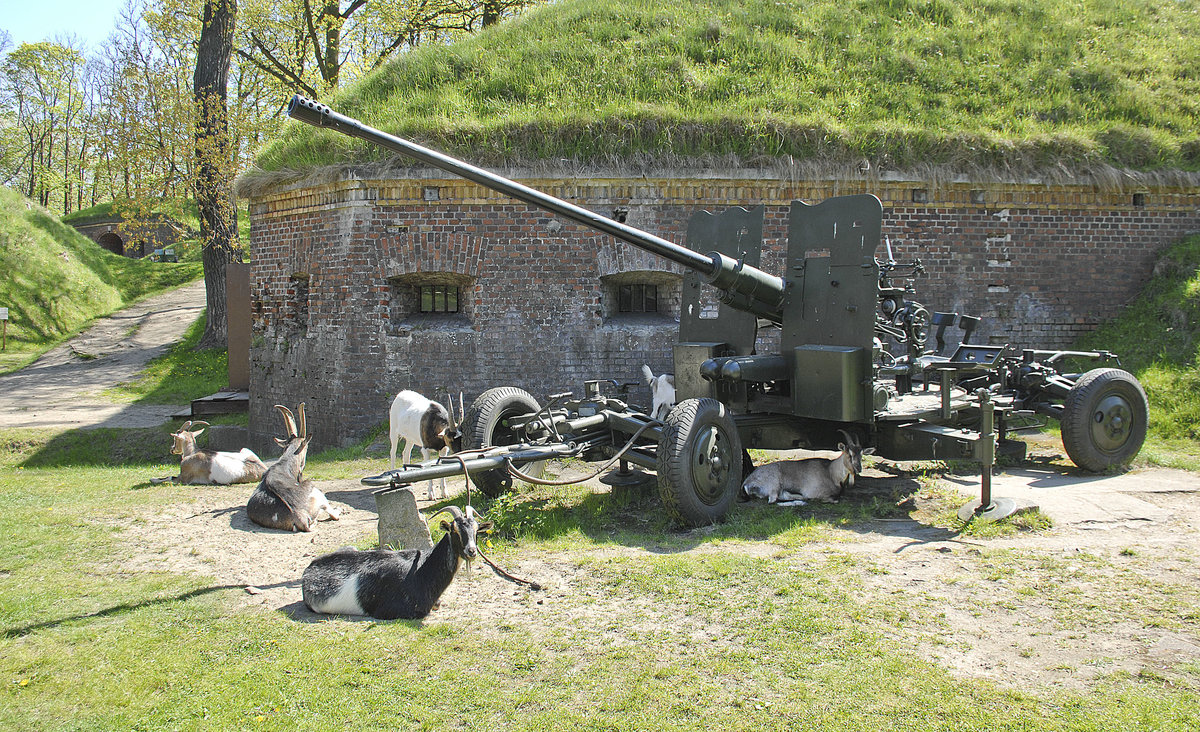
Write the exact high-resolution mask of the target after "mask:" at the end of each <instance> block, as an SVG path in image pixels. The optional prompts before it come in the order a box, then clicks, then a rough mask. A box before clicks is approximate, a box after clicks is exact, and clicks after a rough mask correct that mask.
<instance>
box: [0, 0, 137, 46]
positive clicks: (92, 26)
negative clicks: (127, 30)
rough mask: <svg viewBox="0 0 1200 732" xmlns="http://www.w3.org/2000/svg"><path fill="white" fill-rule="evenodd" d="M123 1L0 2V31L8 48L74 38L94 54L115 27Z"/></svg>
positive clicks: (40, 0)
mask: <svg viewBox="0 0 1200 732" xmlns="http://www.w3.org/2000/svg"><path fill="white" fill-rule="evenodd" d="M124 4H125V0H0V30H5V31H8V34H9V35H10V36H12V48H16V47H17V46H20V45H21V44H22V43H37V42H38V41H47V40H51V39H53V38H54V37H55V36H56V35H66V34H74V35H76V36H79V37H80V38H81V39H83V42H84V43H86V44H87V45H88V50H95V49H96V48H97V47H98V46H99V45H100V44H101V43H103V42H104V39H106V38H108V35H109V34H110V33H112V30H113V27H114V26H115V25H116V20H117V16H118V15H119V14H120V12H121V8H122V6H123V5H124Z"/></svg>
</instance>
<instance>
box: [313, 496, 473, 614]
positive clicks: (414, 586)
mask: <svg viewBox="0 0 1200 732" xmlns="http://www.w3.org/2000/svg"><path fill="white" fill-rule="evenodd" d="M442 511H444V512H447V513H449V514H450V515H451V517H452V518H453V521H451V522H446V521H442V528H443V529H445V531H446V535H445V536H443V537H442V538H441V540H440V541H438V543H437V544H436V545H435V546H434V547H433V548H432V549H425V550H419V549H400V550H396V551H394V550H391V549H373V550H369V551H358V550H356V549H354V548H352V547H345V548H343V549H339V550H337V551H336V552H333V553H332V554H326V555H324V556H321V557H317V558H316V559H314V560H313V562H312V564H309V565H308V568H307V569H305V570H304V574H303V576H302V577H301V586H302V589H303V593H304V604H305V605H307V606H308V609H310V610H312V611H313V612H315V613H326V614H340V615H370V616H371V617H373V618H378V619H380V620H394V619H395V618H423V617H425V616H426V615H428V614H429V611H430V610H432V609H434V608H435V607H437V601H438V598H440V597H441V596H442V593H443V592H445V591H446V588H447V587H449V586H450V582H451V580H453V579H454V575H455V573H457V572H458V567H459V563H460V562H461V561H462V560H464V559H465V560H466V561H468V562H470V561H471V560H472V559H474V558H475V556H476V555H477V554H478V553H479V550H478V548H477V547H476V545H475V537H476V535H477V534H478V533H479V532H483V531H487V530H488V529H490V528H491V527H492V524H491V522H490V521H482V522H481V521H480V519H481V518H483V517H482V516H480V515H479V514H477V513H475V509H473V508H471V507H470V506H467V511H466V513H465V514H464V513H463V512H462V511H460V510H459V509H458V507H457V506H447V507H446V508H443V509H442ZM442 511H439V512H438V513H441V512H442ZM435 515H436V514H435Z"/></svg>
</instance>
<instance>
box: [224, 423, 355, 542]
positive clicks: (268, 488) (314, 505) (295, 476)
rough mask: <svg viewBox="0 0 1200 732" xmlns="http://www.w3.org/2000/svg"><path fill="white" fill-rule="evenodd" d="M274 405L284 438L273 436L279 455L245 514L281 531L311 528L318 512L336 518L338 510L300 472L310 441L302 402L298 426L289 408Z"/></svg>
mask: <svg viewBox="0 0 1200 732" xmlns="http://www.w3.org/2000/svg"><path fill="white" fill-rule="evenodd" d="M275 408H276V409H278V410H279V412H280V413H281V414H282V415H283V422H284V426H285V427H286V428H287V439H286V440H281V439H279V438H278V437H276V438H275V442H276V443H278V444H279V446H280V447H282V448H283V454H282V455H280V456H279V459H278V460H276V461H275V464H274V465H272V466H271V467H270V468H268V469H267V473H266V475H264V476H263V478H262V481H261V482H259V484H258V487H257V488H255V489H254V493H252V494H251V495H250V500H249V501H248V502H247V503H246V514H247V515H248V516H249V517H250V520H251V521H253V522H254V523H256V524H258V525H259V526H265V527H267V528H268V529H282V530H283V531H312V530H313V525H315V524H316V523H317V518H318V517H319V516H320V515H321V512H322V511H324V512H325V513H326V514H327V515H328V516H329V518H331V519H333V520H334V521H337V520H338V519H339V518H340V517H341V511H340V510H339V509H336V508H334V507H333V506H331V505H329V501H328V500H326V498H325V494H324V493H322V492H321V491H320V490H319V489H318V488H317V487H316V486H314V485H313V484H312V481H311V480H305V479H304V477H303V475H302V473H303V472H304V464H305V462H306V461H307V460H308V443H309V441H310V440H312V436H311V435H309V434H308V426H307V424H305V420H304V404H303V403H301V404H300V411H299V414H300V426H299V428H297V426H296V419H295V417H293V416H292V411H291V410H290V409H288V408H287V407H285V406H283V405H281V404H276V405H275Z"/></svg>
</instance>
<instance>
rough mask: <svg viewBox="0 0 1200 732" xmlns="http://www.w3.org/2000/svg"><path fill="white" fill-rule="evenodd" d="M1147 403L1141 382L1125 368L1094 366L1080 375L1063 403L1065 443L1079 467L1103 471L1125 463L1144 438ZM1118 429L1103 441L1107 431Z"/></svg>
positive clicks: (1130, 458) (1129, 459)
mask: <svg viewBox="0 0 1200 732" xmlns="http://www.w3.org/2000/svg"><path fill="white" fill-rule="evenodd" d="M1149 414H1150V405H1149V403H1148V402H1147V401H1146V392H1145V391H1143V389H1142V385H1141V384H1139V383H1138V380H1137V379H1136V378H1134V376H1133V375H1132V374H1130V373H1129V372H1128V371H1122V370H1121V369H1092V370H1091V371H1088V372H1087V373H1085V374H1084V375H1083V376H1081V377H1079V380H1078V381H1076V382H1075V386H1073V387H1072V388H1071V391H1070V392H1069V393H1068V394H1067V398H1066V401H1064V402H1063V417H1062V421H1061V422H1060V426H1061V428H1062V440H1063V447H1065V448H1066V450H1067V455H1069V456H1070V457H1071V460H1072V462H1074V463H1075V464H1076V465H1078V466H1079V467H1081V468H1083V469H1084V470H1090V471H1091V472H1093V473H1103V472H1106V471H1108V470H1111V469H1113V468H1117V467H1120V466H1122V465H1125V464H1127V463H1128V462H1129V461H1131V460H1133V458H1134V457H1135V456H1136V455H1137V454H1138V451H1139V450H1141V449H1142V443H1143V442H1145V440H1146V428H1147V425H1148V423H1149ZM1114 418H1120V419H1121V422H1120V423H1119V424H1118V425H1117V426H1116V427H1115V429H1116V430H1117V433H1116V434H1115V436H1114V438H1113V439H1112V440H1110V441H1109V443H1108V444H1105V442H1104V441H1103V439H1104V437H1105V433H1106V432H1108V433H1111V432H1112V430H1113V429H1114V427H1113V424H1112V420H1113V419H1114Z"/></svg>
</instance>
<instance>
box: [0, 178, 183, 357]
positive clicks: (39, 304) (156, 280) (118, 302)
mask: <svg viewBox="0 0 1200 732" xmlns="http://www.w3.org/2000/svg"><path fill="white" fill-rule="evenodd" d="M0 271H3V272H4V273H6V274H5V276H4V277H0V307H7V308H8V316H9V322H8V325H7V331H6V334H7V342H6V343H5V349H4V353H3V354H0V371H6V370H9V369H11V368H14V367H18V366H20V365H23V364H24V363H26V362H28V361H29V360H30V359H31V358H33V357H34V356H36V354H38V353H40V352H41V351H43V350H45V349H47V348H49V347H50V346H52V345H53V344H54V343H57V342H58V341H60V340H62V339H63V338H64V337H66V336H68V335H71V334H72V333H74V332H76V331H78V330H79V329H80V328H82V327H83V326H84V325H86V324H87V323H89V322H90V321H91V320H93V319H94V318H97V317H99V316H102V315H107V314H109V313H111V312H113V311H115V310H118V309H120V308H122V307H124V306H126V305H128V304H130V303H132V302H133V301H135V300H138V299H139V298H142V297H145V296H146V295H149V294H152V293H155V292H160V291H162V290H165V289H169V288H171V287H175V286H178V285H181V284H183V283H185V282H190V281H192V280H194V279H196V278H197V277H200V276H201V275H202V273H203V272H202V267H201V265H200V263H198V262H194V263H181V264H167V263H158V262H150V261H148V260H139V259H130V258H128V257H123V256H120V255H118V254H113V253H112V252H109V251H107V250H105V249H104V248H103V247H101V246H99V245H98V244H96V243H95V242H93V241H91V240H89V239H88V238H87V237H85V236H83V235H82V234H80V233H79V232H77V231H75V229H72V228H71V227H70V226H67V225H65V224H63V223H62V222H61V221H60V220H59V219H58V218H56V217H55V216H54V215H53V214H51V213H50V212H48V211H46V210H45V209H43V208H42V207H41V206H38V205H37V204H35V203H32V202H31V201H29V200H28V199H27V198H25V197H24V196H22V195H21V194H20V193H18V192H16V191H13V190H11V189H9V188H3V187H0Z"/></svg>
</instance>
